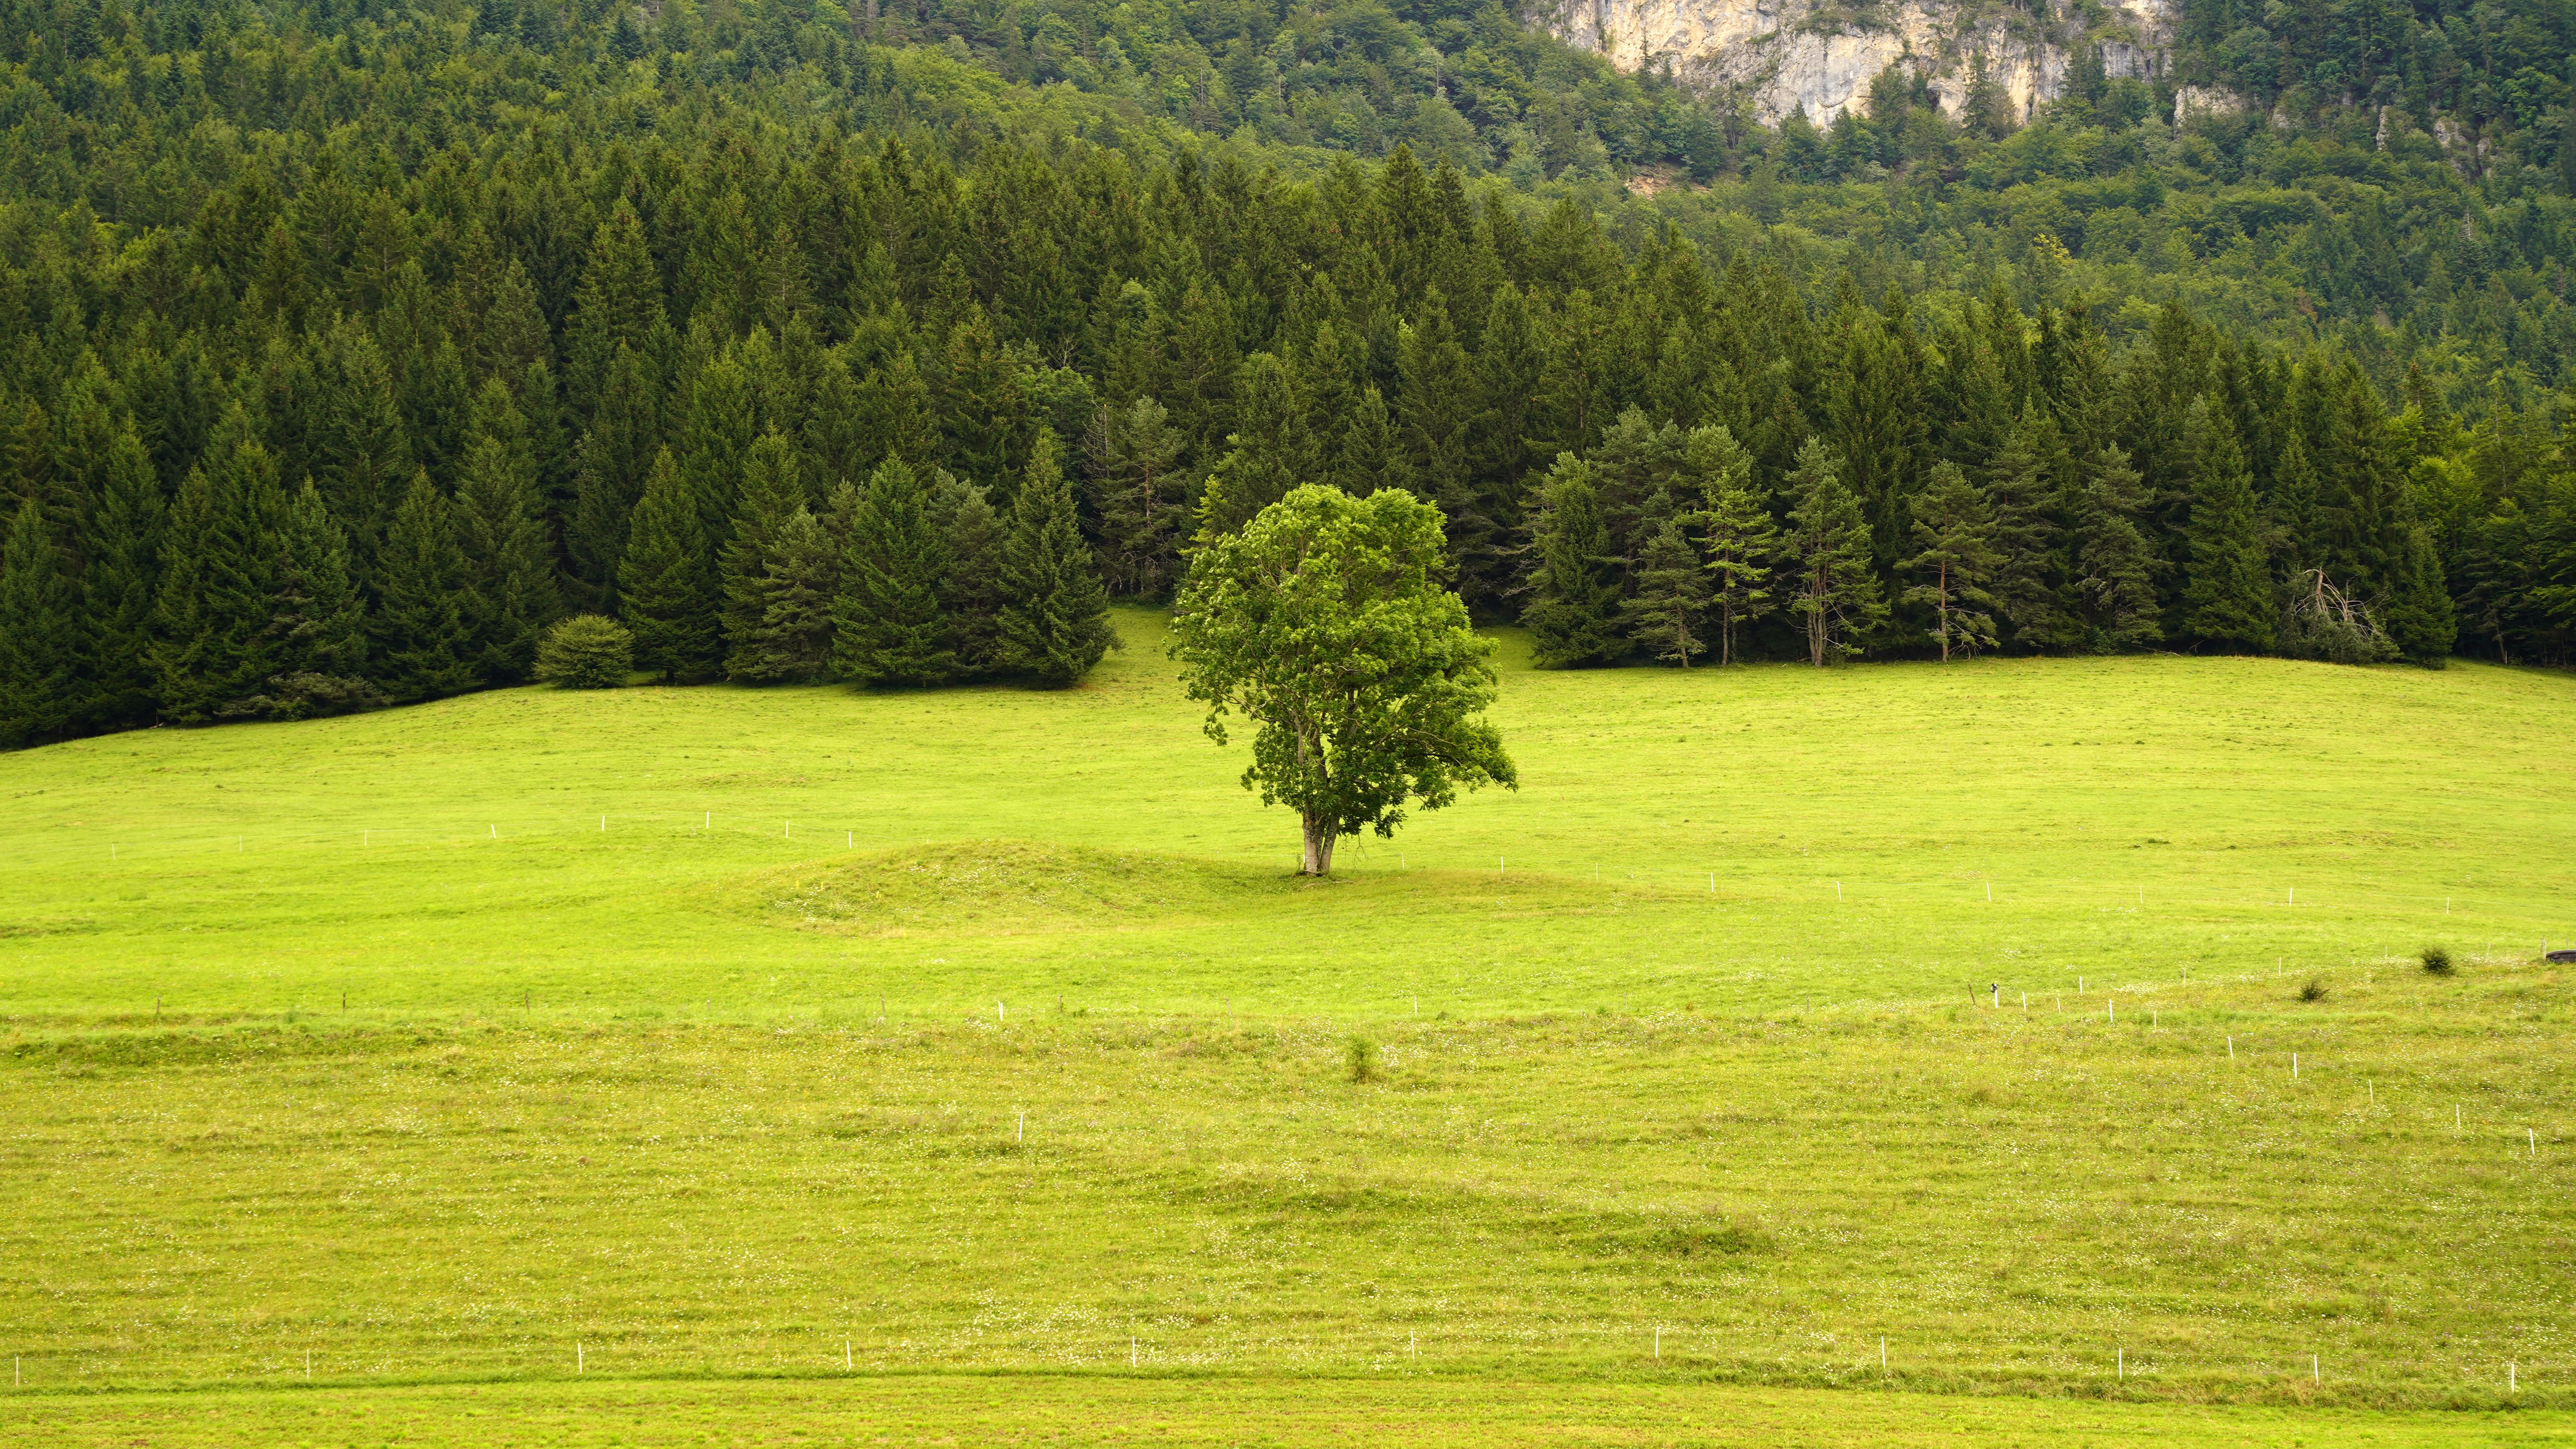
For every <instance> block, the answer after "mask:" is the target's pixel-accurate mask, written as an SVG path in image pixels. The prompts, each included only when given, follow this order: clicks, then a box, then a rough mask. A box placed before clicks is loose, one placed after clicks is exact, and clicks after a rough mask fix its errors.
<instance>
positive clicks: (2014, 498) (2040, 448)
mask: <svg viewBox="0 0 2576 1449" xmlns="http://www.w3.org/2000/svg"><path fill="white" fill-rule="evenodd" d="M2063 452H2064V448H2063V445H2062V444H2061V443H2060V442H2059V441H2058V434H2057V422H2056V420H2055V419H2054V418H2052V417H2050V416H2049V415H2048V414H2047V413H2045V412H2042V411H2041V410H2040V409H2039V408H2038V407H2037V406H2036V405H2025V406H2024V407H2023V408H2022V413H2021V418H2020V420H2019V421H2018V422H2016V423H2015V424H2014V425H2013V429H2012V432H2011V433H2010V434H2008V435H2007V436H2006V437H2005V439H2004V450H2003V451H2002V452H2001V453H1999V454H1997V455H1996V457H1995V460H1994V463H1993V464H1992V466H1990V467H1989V468H1988V469H1987V470H1986V499H1987V502H1988V503H1989V504H1990V505H1991V506H1992V508H1993V510H1994V519H1995V524H1994V535H1993V537H1994V544H1995V552H1996V554H1997V555H1998V556H1999V561H1998V562H1997V564H1996V566H1995V575H1994V580H1993V582H1992V583H1991V584H1990V585H1989V586H1988V587H1989V591H1990V592H1991V593H1993V594H1994V596H1995V607H1996V610H1997V612H1999V613H2001V614H2002V615H2003V616H2004V619H2005V620H2006V621H2007V622H2009V623H2010V624H2011V625H2012V634H2011V640H2012V642H2013V643H2015V644H2017V645H2019V646H2021V647H2023V648H2026V649H2045V648H2056V647H2060V646H2061V645H2063V644H2064V643H2066V642H2067V639H2068V636H2069V634H2070V632H2071V628H2072V626H2071V623H2070V621H2069V620H2068V619H2067V617H2066V612H2065V608H2064V606H2063V604H2062V601H2061V598H2060V595H2059V591H2058V579H2059V577H2060V574H2061V567H2060V557H2061V554H2062V551H2063V547H2064V538H2063V530H2062V529H2061V528H2060V527H2059V526H2058V515H2059V508H2058V493H2059V489H2058V482H2057V478H2056V477H2055V476H2054V475H2055V474H2056V472H2057V471H2058V470H2059V469H2060V468H2061V467H2062V466H2063Z"/></svg>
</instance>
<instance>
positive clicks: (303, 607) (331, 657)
mask: <svg viewBox="0 0 2576 1449" xmlns="http://www.w3.org/2000/svg"><path fill="white" fill-rule="evenodd" d="M278 544H279V548H278V575H277V594H276V598H275V601H274V603H273V605H272V608H273V613H272V614H271V617H270V622H269V630H268V633H269V637H270V639H271V641H272V642H273V643H274V644H275V645H276V648H277V665H278V670H279V672H278V673H277V674H274V675H271V676H270V677H269V678H268V679H267V680H266V681H264V684H263V687H262V688H261V689H260V691H259V692H257V693H255V694H252V695H250V696H247V697H245V698H243V699H239V700H234V701H231V702H229V703H227V704H225V705H224V706H222V707H221V708H220V710H219V711H218V712H219V713H221V714H223V715H225V716H227V717H260V718H269V719H303V718H307V717H309V716H312V715H318V714H339V713H344V712H346V711H348V710H352V709H367V708H372V707H374V706H376V705H380V704H383V703H384V702H385V697H384V695H383V694H381V693H380V692H379V691H378V690H377V689H376V687H375V686H374V685H373V684H372V683H370V682H369V681H368V679H367V677H366V676H367V663H368V661H367V626H366V611H365V606H364V604H363V603H362V601H361V600H360V599H359V597H358V590H357V584H356V582H355V580H354V579H353V578H352V577H351V570H350V564H349V547H348V540H347V539H346V537H345V536H344V535H343V534H342V532H341V528H340V522H339V520H338V519H337V518H334V517H333V516H332V514H331V510H330V508H329V506H328V505H327V504H325V503H324V502H323V499H322V495H321V493H320V491H319V490H318V489H316V488H315V487H314V485H313V484H312V483H311V482H310V481H308V482H306V483H305V485H304V487H303V488H302V489H300V490H299V491H298V492H297V493H296V495H295V498H294V501H292V502H291V503H289V504H288V505H287V508H286V514H285V517H284V518H283V519H282V520H281V521H280V526H279V529H278Z"/></svg>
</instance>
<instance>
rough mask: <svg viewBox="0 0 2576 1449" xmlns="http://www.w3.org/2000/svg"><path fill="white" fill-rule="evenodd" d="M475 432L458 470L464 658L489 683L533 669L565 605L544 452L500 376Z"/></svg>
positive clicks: (482, 401) (482, 397)
mask: <svg viewBox="0 0 2576 1449" xmlns="http://www.w3.org/2000/svg"><path fill="white" fill-rule="evenodd" d="M472 427H473V433H474V439H473V441H472V442H471V443H469V444H467V445H466V450H465V465H464V468H463V470H462V472H461V473H460V474H459V475H458V477H457V482H456V507H455V532H456V543H457V548H458V550H459V552H460V554H461V555H462V557H463V558H464V561H465V571H466V578H467V580H468V587H467V593H466V596H465V598H464V599H462V600H461V601H460V603H459V609H460V613H461V615H462V617H463V622H464V624H465V631H466V641H467V642H466V645H465V650H464V658H465V661H466V664H467V667H468V668H469V669H470V670H471V671H472V673H473V674H474V676H475V677H476V678H477V679H480V680H481V681H483V682H484V683H487V684H517V683H521V682H523V681H525V680H527V679H528V678H530V677H531V675H530V673H529V671H530V670H531V669H533V668H534V667H535V665H536V660H537V641H538V640H539V639H540V638H541V637H542V636H543V635H544V632H545V629H546V626H547V625H549V624H552V623H553V622H554V621H555V619H556V618H557V617H558V616H560V615H561V614H562V612H563V598H562V595H561V594H560V593H559V592H558V591H557V589H556V587H555V566H554V548H553V546H552V544H551V543H550V542H549V540H548V539H547V537H546V525H545V517H544V513H543V509H542V504H541V502H540V499H539V497H538V492H537V460H536V456H535V449H534V447H533V446H532V444H531V442H530V440H529V437H528V432H527V427H526V424H525V422H524V421H523V420H522V418H521V416H520V414H519V410H518V406H517V404H516V402H515V401H514V400H513V398H512V397H511V395H510V390H509V389H508V388H507V387H504V386H503V385H502V384H501V381H500V379H498V378H492V379H489V380H487V381H486V382H485V383H484V384H483V390H482V391H481V392H480V393H479V394H477V396H476V398H475V409H474V421H473V424H472Z"/></svg>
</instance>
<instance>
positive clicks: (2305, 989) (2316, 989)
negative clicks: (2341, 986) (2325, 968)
mask: <svg viewBox="0 0 2576 1449" xmlns="http://www.w3.org/2000/svg"><path fill="white" fill-rule="evenodd" d="M2299 999H2300V1000H2301V1001H2323V1000H2325V999H2326V984H2325V983H2324V982H2323V981H2320V980H2318V979H2317V978H2315V977H2313V976H2311V977H2309V978H2308V984H2307V985H2305V986H2302V987H2300V988H2299Z"/></svg>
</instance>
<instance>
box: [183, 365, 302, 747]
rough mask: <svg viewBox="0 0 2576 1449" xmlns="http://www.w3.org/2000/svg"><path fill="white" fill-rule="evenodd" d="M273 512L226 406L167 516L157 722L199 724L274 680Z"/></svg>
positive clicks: (265, 470) (270, 488) (251, 450)
mask: <svg viewBox="0 0 2576 1449" xmlns="http://www.w3.org/2000/svg"><path fill="white" fill-rule="evenodd" d="M282 511H283V500H282V498H281V496H280V493H279V489H278V486H277V470H276V465H275V463H274V462H273V461H272V460H271V459H270V457H269V454H268V450H267V449H266V448H264V447H262V446H260V444H259V443H258V442H257V441H256V440H254V439H253V438H252V437H251V436H250V420H249V417H248V415H247V414H246V412H245V411H244V410H242V409H240V408H238V407H236V408H235V409H234V410H233V411H231V412H230V413H228V414H226V416H225V418H224V421H223V422H222V424H221V425H219V426H218V428H217V429H216V440H215V442H214V444H213V446H211V447H210V448H209V449H208V450H207V466H206V467H205V468H202V469H197V470H192V471H191V472H190V474H189V476H188V478H187V480H186V481H185V482H184V483H182V484H181V485H180V488H179V500H178V503H177V505H176V506H175V507H174V508H172V510H171V514H170V527H169V531H168V533H167V535H166V538H167V540H168V544H167V548H166V550H165V555H164V559H163V565H162V576H161V585H160V589H159V593H158V597H157V599H156V601H155V605H154V611H153V617H154V623H153V643H152V648H151V650H150V660H151V665H152V677H153V692H154V695H155V697H156V702H157V705H158V708H159V710H160V714H161V717H162V718H163V719H166V720H169V721H171V722H172V723H176V724H203V723H205V722H207V721H209V720H211V719H213V718H215V717H216V715H217V713H218V712H219V711H220V710H221V709H222V707H223V706H225V705H226V704H228V703H229V702H231V701H233V700H236V699H240V698H242V697H244V696H246V695H250V694H253V693H256V692H257V691H258V690H259V689H260V688H261V687H262V686H263V685H264V684H266V683H267V681H268V678H269V676H271V675H273V674H275V673H276V672H277V668H276V664H277V656H276V652H275V649H274V647H273V641H272V639H271V637H270V636H269V633H268V624H269V620H270V617H271V612H272V607H273V603H274V600H275V599H276V596H277V571H276V557H277V537H276V535H277V522H278V515H279V514H280V513H281V512H282Z"/></svg>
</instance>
